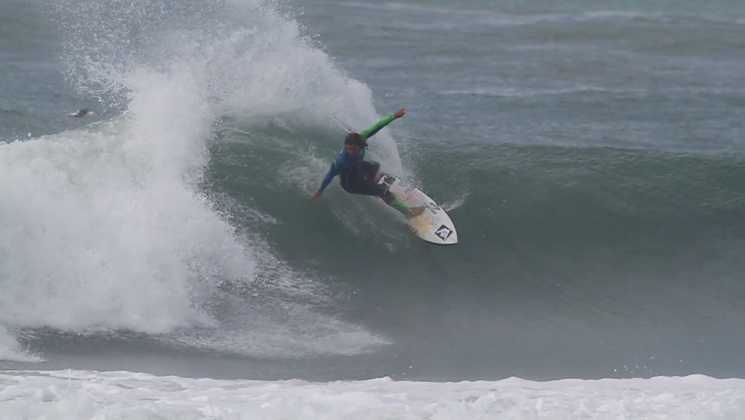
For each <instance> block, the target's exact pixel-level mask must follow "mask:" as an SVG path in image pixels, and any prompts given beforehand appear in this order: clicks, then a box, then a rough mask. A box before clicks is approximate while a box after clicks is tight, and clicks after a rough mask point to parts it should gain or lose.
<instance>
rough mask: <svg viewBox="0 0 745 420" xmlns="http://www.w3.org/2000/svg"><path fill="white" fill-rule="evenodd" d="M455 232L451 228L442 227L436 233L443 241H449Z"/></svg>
mask: <svg viewBox="0 0 745 420" xmlns="http://www.w3.org/2000/svg"><path fill="white" fill-rule="evenodd" d="M452 234H453V231H452V230H450V228H449V227H447V226H445V225H442V226H440V227H439V228H437V230H436V231H435V235H437V236H439V237H440V239H442V240H443V241H447V240H448V238H449V237H450V235H452Z"/></svg>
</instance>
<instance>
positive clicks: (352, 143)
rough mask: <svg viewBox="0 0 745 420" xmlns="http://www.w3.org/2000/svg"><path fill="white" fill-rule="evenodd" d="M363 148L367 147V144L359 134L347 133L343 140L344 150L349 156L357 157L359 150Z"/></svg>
mask: <svg viewBox="0 0 745 420" xmlns="http://www.w3.org/2000/svg"><path fill="white" fill-rule="evenodd" d="M364 147H367V142H366V141H365V139H363V138H362V136H360V135H359V133H349V134H347V137H346V138H345V139H344V149H345V150H346V151H347V154H348V155H350V156H357V153H359V152H360V149H362V148H364Z"/></svg>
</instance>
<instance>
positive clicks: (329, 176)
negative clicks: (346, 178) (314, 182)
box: [311, 161, 339, 200]
mask: <svg viewBox="0 0 745 420" xmlns="http://www.w3.org/2000/svg"><path fill="white" fill-rule="evenodd" d="M338 174H339V169H338V168H337V166H336V161H333V162H331V168H329V171H328V172H327V173H326V176H325V177H324V178H323V182H321V188H319V189H318V191H316V192H315V194H313V197H311V198H312V199H313V200H318V199H319V198H321V194H323V190H325V189H326V187H328V186H329V184H330V183H331V180H332V179H334V177H335V176H337V175H338Z"/></svg>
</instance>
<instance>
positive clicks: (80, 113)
mask: <svg viewBox="0 0 745 420" xmlns="http://www.w3.org/2000/svg"><path fill="white" fill-rule="evenodd" d="M67 115H68V116H70V117H75V118H85V117H89V116H93V115H95V114H94V113H93V112H91V111H90V110H88V109H85V108H83V109H79V110H77V111H75V112H73V113H72V114H67Z"/></svg>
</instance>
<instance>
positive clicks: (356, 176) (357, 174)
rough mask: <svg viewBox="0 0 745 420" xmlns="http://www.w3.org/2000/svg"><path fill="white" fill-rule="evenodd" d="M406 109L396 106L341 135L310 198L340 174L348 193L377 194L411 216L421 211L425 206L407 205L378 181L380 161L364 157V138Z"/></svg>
mask: <svg viewBox="0 0 745 420" xmlns="http://www.w3.org/2000/svg"><path fill="white" fill-rule="evenodd" d="M405 112H406V110H405V109H404V108H399V109H397V110H396V112H394V113H393V114H392V115H389V116H387V117H385V118H382V119H381V120H380V121H378V122H376V123H375V124H373V125H371V126H370V127H368V128H366V129H365V130H362V131H360V132H359V133H349V134H347V137H346V138H345V139H344V148H343V149H341V152H339V155H338V156H336V159H335V160H334V162H333V163H331V169H329V171H328V173H327V174H326V177H325V178H323V182H322V183H321V188H319V189H318V191H316V192H315V194H313V197H311V199H312V200H314V201H318V199H319V198H321V194H323V190H325V189H326V187H328V185H329V184H330V183H331V180H332V179H334V177H335V176H336V175H339V181H340V183H341V187H342V188H343V189H344V191H346V192H348V193H351V194H362V195H372V196H376V197H380V198H382V199H383V201H385V203H386V204H388V205H389V206H391V207H393V208H394V209H396V210H398V211H400V212H401V213H403V214H404V215H405V216H406V217H408V218H412V217H416V216H419V215H420V214H422V213H423V212H424V209H425V206H419V207H412V208H409V207H407V206H406V204H404V203H403V202H402V201H401V200H399V199H398V198H396V197H394V196H393V194H392V193H391V191H390V190H389V189H388V186H387V185H381V184H378V180H379V179H380V176H381V173H380V171H379V169H380V164H379V163H378V162H372V161H369V160H364V158H365V150H366V149H367V139H369V138H370V137H372V136H374V135H375V133H377V132H378V131H380V130H381V129H382V128H383V127H385V126H386V125H388V124H390V123H391V122H392V121H393V120H395V119H397V118H401V117H403V116H404V113H405Z"/></svg>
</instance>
